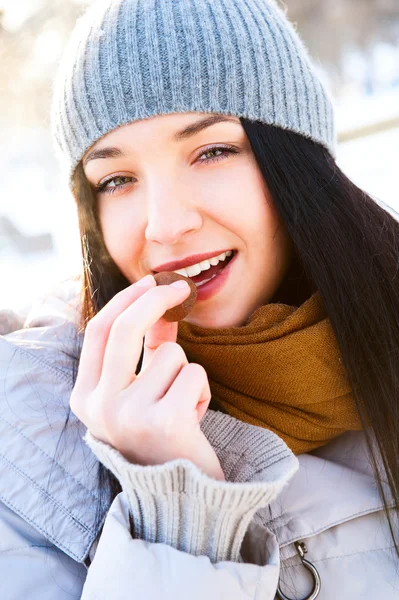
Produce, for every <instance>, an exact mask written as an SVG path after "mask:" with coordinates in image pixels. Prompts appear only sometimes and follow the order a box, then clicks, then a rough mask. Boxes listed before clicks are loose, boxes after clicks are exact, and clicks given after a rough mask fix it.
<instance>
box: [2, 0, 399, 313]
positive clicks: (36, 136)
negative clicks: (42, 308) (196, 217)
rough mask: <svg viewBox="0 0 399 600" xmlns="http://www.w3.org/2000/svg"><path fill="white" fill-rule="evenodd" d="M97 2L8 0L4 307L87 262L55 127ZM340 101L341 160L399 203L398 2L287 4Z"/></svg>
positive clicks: (379, 196)
mask: <svg viewBox="0 0 399 600" xmlns="http://www.w3.org/2000/svg"><path fill="white" fill-rule="evenodd" d="M92 1H95V0H91V1H90V0H0V68H1V79H0V91H1V93H0V108H1V110H0V156H1V158H0V181H1V194H0V281H1V287H0V308H4V307H15V308H17V307H20V306H22V307H24V306H25V305H28V304H29V301H30V299H33V298H34V297H35V296H37V295H38V294H39V293H40V292H41V291H46V290H47V289H49V288H50V287H51V286H52V285H53V284H54V283H56V282H57V281H58V280H61V279H63V278H65V277H67V276H68V275H70V274H72V273H75V272H78V271H79V269H80V261H79V257H80V246H79V237H78V225H77V218H76V212H75V207H74V202H73V199H72V197H71V196H70V194H69V192H68V191H67V190H66V189H65V186H64V185H61V182H60V177H59V167H58V164H57V161H56V159H55V157H54V152H53V149H52V143H51V138H50V135H49V106H50V92H51V84H52V79H53V76H54V72H55V69H56V67H57V64H58V61H59V59H60V55H61V52H62V49H63V47H64V45H65V43H66V41H67V39H68V36H69V34H70V31H71V30H72V28H73V25H74V22H75V20H76V18H77V17H78V16H79V15H80V14H81V13H82V11H83V10H84V8H85V6H87V5H88V4H90V3H91V2H92ZM279 3H280V4H281V5H282V6H283V7H285V9H286V10H287V13H288V16H289V17H290V19H291V20H292V21H293V22H294V23H295V24H296V28H297V30H298V32H299V34H300V35H301V37H302V39H303V40H304V41H305V43H306V45H307V47H308V49H309V51H310V53H311V55H312V56H313V58H314V60H315V62H316V64H317V66H318V69H319V71H320V74H321V76H322V77H323V79H324V81H325V82H326V83H327V85H328V86H329V88H330V90H331V93H332V95H333V97H334V99H335V105H336V117H337V124H338V131H339V139H340V143H339V150H338V164H339V165H340V167H341V168H342V169H343V170H344V171H345V172H346V173H347V174H348V176H349V177H351V178H352V179H353V181H354V182H355V183H356V184H357V185H359V186H360V187H361V188H363V189H364V190H366V191H367V192H369V193H370V194H371V195H373V196H374V197H375V198H376V200H377V201H379V202H381V203H383V204H385V205H387V206H388V207H391V208H392V209H394V210H397V211H399V192H398V189H399V186H398V180H397V171H398V162H399V161H398V159H399V0H285V1H284V2H283V1H280V2H279Z"/></svg>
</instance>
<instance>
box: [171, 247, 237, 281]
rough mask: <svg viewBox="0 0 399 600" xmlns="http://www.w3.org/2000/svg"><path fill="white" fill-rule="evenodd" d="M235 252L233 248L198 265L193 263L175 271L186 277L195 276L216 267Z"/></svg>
mask: <svg viewBox="0 0 399 600" xmlns="http://www.w3.org/2000/svg"><path fill="white" fill-rule="evenodd" d="M232 254H233V251H232V250H228V251H227V252H222V254H220V255H219V256H215V257H213V258H208V260H203V261H202V262H200V263H197V264H196V265H192V266H191V267H185V268H184V269H179V270H178V271H174V272H175V273H178V274H179V275H183V276H184V277H195V276H196V275H199V274H200V273H201V272H202V271H207V270H208V269H210V268H211V266H212V267H216V265H217V264H218V263H219V262H221V261H223V260H225V259H226V257H227V256H231V255H232Z"/></svg>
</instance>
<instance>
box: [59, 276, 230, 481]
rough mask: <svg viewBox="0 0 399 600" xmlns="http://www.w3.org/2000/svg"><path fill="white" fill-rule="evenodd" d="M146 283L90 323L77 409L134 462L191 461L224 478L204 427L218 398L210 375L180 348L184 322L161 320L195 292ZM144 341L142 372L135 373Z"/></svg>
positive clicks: (74, 393) (134, 287) (112, 302)
mask: <svg viewBox="0 0 399 600" xmlns="http://www.w3.org/2000/svg"><path fill="white" fill-rule="evenodd" d="M144 279H145V280H141V281H139V282H137V283H135V284H133V285H131V286H129V287H128V288H126V289H125V290H122V291H121V292H119V293H118V294H116V295H115V296H114V297H113V298H112V299H111V300H110V302H108V304H107V305H106V306H104V308H103V309H102V310H101V311H100V312H99V313H98V314H97V315H95V316H94V317H93V318H92V319H91V320H90V321H89V323H88V324H87V327H86V331H85V336H84V341H83V346H82V352H81V357H80V364H79V370H78V375H77V379H76V382H75V386H74V389H73V391H72V395H71V399H70V405H71V409H72V411H73V412H74V413H75V414H76V416H77V417H78V418H79V419H80V420H81V421H82V422H83V423H84V424H85V425H86V427H87V428H88V429H89V431H90V432H91V433H92V435H93V436H94V437H96V438H97V439H99V440H101V441H103V442H105V443H107V444H110V445H111V446H113V447H114V448H116V449H117V450H118V451H119V452H120V453H121V454H123V456H125V458H126V459H127V460H129V461H130V462H132V463H135V464H141V465H157V464H163V463H165V462H167V461H170V460H174V459H176V458H186V459H188V460H191V461H192V462H193V463H194V464H196V465H197V466H198V467H199V468H200V469H201V470H202V471H203V472H205V473H206V474H207V475H209V476H210V477H214V478H215V479H222V480H223V479H224V475H223V471H222V468H221V466H220V463H219V460H218V458H217V456H216V454H215V451H214V450H213V448H212V446H211V445H210V443H209V442H208V440H207V439H206V437H205V436H204V434H203V433H202V431H201V428H200V422H201V419H202V417H203V416H204V414H205V412H206V410H207V408H208V405H209V402H210V399H211V391H210V387H209V383H208V378H207V374H206V371H205V369H204V368H203V367H202V366H201V365H199V364H196V363H188V361H187V358H186V355H185V353H184V351H183V349H182V348H181V346H180V345H179V344H177V343H176V339H177V329H178V324H177V323H167V322H166V321H165V320H164V319H162V316H163V315H164V314H165V312H166V311H167V310H168V309H170V308H172V307H173V306H176V305H178V304H180V303H181V302H183V300H184V299H185V298H187V296H188V295H189V293H190V289H189V286H188V285H187V289H176V288H173V287H172V286H166V285H162V286H156V282H155V280H154V278H153V277H152V278H151V277H150V278H148V279H147V278H144ZM140 284H142V285H140ZM143 284H144V287H143ZM144 337H145V343H144V358H143V366H142V370H141V372H140V373H139V375H136V374H135V373H136V369H137V363H138V361H139V359H140V355H141V350H142V344H143V338H144Z"/></svg>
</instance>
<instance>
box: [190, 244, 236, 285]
mask: <svg viewBox="0 0 399 600" xmlns="http://www.w3.org/2000/svg"><path fill="white" fill-rule="evenodd" d="M236 254H237V252H236V250H233V252H232V254H231V255H230V256H226V258H225V259H224V261H221V262H219V263H218V264H217V265H215V266H211V268H210V269H206V271H202V272H201V273H199V275H194V276H192V277H189V279H191V280H192V281H193V282H194V283H195V285H196V286H197V287H201V285H205V283H207V282H208V281H210V280H211V279H214V278H215V277H216V276H217V275H219V273H221V272H222V271H223V269H224V268H225V267H226V266H227V265H228V264H229V262H230V261H231V260H232V259H233V258H234V256H235V255H236Z"/></svg>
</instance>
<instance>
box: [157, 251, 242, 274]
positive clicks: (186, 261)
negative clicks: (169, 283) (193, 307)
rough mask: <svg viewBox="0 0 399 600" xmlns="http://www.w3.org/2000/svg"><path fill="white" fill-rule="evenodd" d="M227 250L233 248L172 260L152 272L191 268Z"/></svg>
mask: <svg viewBox="0 0 399 600" xmlns="http://www.w3.org/2000/svg"><path fill="white" fill-rule="evenodd" d="M229 250H233V248H227V249H226V250H216V251H215V252H207V253H206V254H193V255H192V256H188V257H187V258H182V259H181V260H173V261H171V262H168V263H163V264H162V265H158V266H157V267H154V269H153V271H152V272H153V273H161V272H162V271H177V270H178V269H183V268H184V267H191V266H192V265H196V264H197V263H199V262H201V261H203V260H208V258H213V257H214V256H219V255H220V254H222V253H223V252H228V251H229Z"/></svg>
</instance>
